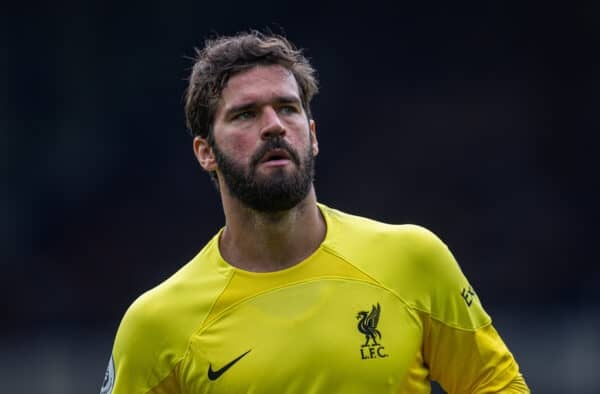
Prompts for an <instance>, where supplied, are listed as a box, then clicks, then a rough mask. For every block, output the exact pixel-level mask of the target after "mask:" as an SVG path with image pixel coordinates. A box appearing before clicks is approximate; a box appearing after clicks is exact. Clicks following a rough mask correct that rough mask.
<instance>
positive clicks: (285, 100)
mask: <svg viewBox="0 0 600 394" xmlns="http://www.w3.org/2000/svg"><path fill="white" fill-rule="evenodd" d="M273 101H274V102H275V104H301V102H300V99H299V98H298V97H297V96H278V97H276V98H275V100H273ZM260 105H262V103H261V102H257V101H251V102H248V103H242V104H239V105H234V106H233V107H231V108H229V109H228V110H227V111H225V114H226V115H230V114H234V113H238V112H244V111H247V110H250V109H254V108H256V107H258V106H260Z"/></svg>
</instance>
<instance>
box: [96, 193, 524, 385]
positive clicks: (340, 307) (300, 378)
mask: <svg viewBox="0 0 600 394" xmlns="http://www.w3.org/2000/svg"><path fill="white" fill-rule="evenodd" d="M319 209H320V210H321V212H322V215H323V217H324V218H325V222H326V225H327V234H326V237H325V239H324V241H323V242H322V244H321V245H320V246H319V248H318V249H317V250H315V251H314V253H313V254H312V255H311V256H309V257H308V258H307V259H305V260H304V261H302V262H300V263H299V264H297V265H295V266H293V267H291V268H288V269H285V270H281V271H276V272H269V273H254V272H247V271H243V270H240V269H238V268H235V267H233V266H231V265H230V264H228V263H227V262H226V261H225V260H224V259H223V257H222V256H221V254H220V252H219V247H218V243H219V242H218V240H219V236H220V234H221V232H219V233H218V234H217V235H216V236H215V237H214V238H213V239H212V240H211V241H210V242H209V243H208V244H207V245H206V246H205V247H204V248H203V249H202V250H201V251H200V253H199V254H198V255H197V256H196V257H194V258H193V259H192V260H191V261H190V262H189V263H188V264H186V265H185V266H183V267H182V268H181V269H180V270H179V271H178V272H176V273H175V274H174V275H173V276H172V277H170V278H169V279H167V280H166V281H165V282H163V283H162V284H160V285H159V286H157V287H155V288H154V289H152V290H150V291H148V292H146V293H145V294H143V295H142V296H141V297H139V298H138V299H137V300H136V301H135V302H134V303H133V304H132V305H131V307H130V308H129V309H128V310H127V312H126V313H125V316H124V318H123V320H122V322H121V324H120V326H119V329H118V332H117V335H116V339H115V343H114V347H113V350H112V357H111V358H110V361H109V365H108V369H107V371H106V374H105V379H104V382H103V385H102V388H101V393H102V394H106V393H113V394H136V393H193V394H200V393H302V394H305V393H345V394H348V393H429V392H430V390H431V388H430V380H436V381H438V382H440V384H441V386H442V387H443V388H444V389H445V390H446V391H449V392H460V393H462V392H465V393H471V392H496V391H502V390H503V389H505V388H507V387H508V386H509V385H510V384H511V383H512V384H513V385H514V384H517V386H511V387H520V388H521V389H522V390H520V391H519V390H516V391H514V392H527V387H526V386H525V383H524V381H523V379H522V377H521V375H520V373H519V369H518V366H517V363H516V362H515V360H514V358H513V356H512V354H511V353H510V352H509V351H508V349H507V348H506V346H505V345H504V343H503V342H502V340H501V339H500V337H499V336H498V334H497V333H496V331H495V330H494V328H493V327H492V325H491V319H490V317H489V316H488V315H487V314H486V312H485V311H484V310H483V308H482V306H481V304H480V302H479V299H478V297H477V295H476V293H475V291H474V290H473V287H472V286H471V285H470V284H469V282H468V281H467V279H466V278H465V276H464V275H463V273H462V272H461V270H460V268H459V266H458V264H457V263H456V261H455V259H454V258H453V256H452V254H451V253H450V251H449V250H448V248H447V247H446V245H445V244H444V243H442V242H441V241H440V240H439V239H438V238H437V237H436V236H435V235H434V234H432V233H431V232H430V231H428V230H426V229H424V228H422V227H419V226H415V225H389V224H384V223H380V222H376V221H373V220H369V219H365V218H361V217H357V216H352V215H348V214H345V213H342V212H340V211H337V210H334V209H331V208H328V207H326V206H325V205H322V204H319ZM221 231H222V230H221ZM515 382H516V383H515Z"/></svg>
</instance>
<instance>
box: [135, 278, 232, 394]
mask: <svg viewBox="0 0 600 394" xmlns="http://www.w3.org/2000/svg"><path fill="white" fill-rule="evenodd" d="M227 275H228V276H229V278H228V279H227V282H226V284H225V286H223V289H222V290H221V291H220V292H219V294H218V295H217V297H215V298H214V299H213V302H212V304H211V305H210V308H208V311H207V313H206V316H205V317H204V319H203V320H202V321H201V322H200V324H199V328H197V329H195V330H192V332H191V333H190V335H189V336H188V338H187V343H186V347H185V351H184V352H183V353H182V354H181V356H180V357H179V358H177V359H176V360H177V361H176V362H175V363H174V364H173V367H172V368H170V369H169V370H168V373H167V375H166V376H165V377H164V378H162V379H161V380H160V381H159V382H158V383H157V384H156V385H154V386H152V387H151V388H150V390H148V391H146V393H149V392H150V391H152V390H153V389H155V388H156V387H158V386H159V385H160V383H162V382H163V381H164V380H165V379H166V378H168V377H169V375H170V374H171V373H173V372H174V371H175V369H176V368H177V366H178V365H179V364H181V363H182V362H183V361H184V360H185V359H186V358H187V356H188V355H189V353H190V348H191V345H192V338H193V337H194V335H196V334H198V333H200V332H202V329H203V327H204V325H205V324H206V319H207V318H208V316H210V313H211V312H212V310H213V308H214V307H215V304H216V303H217V300H218V299H219V297H221V295H222V294H223V293H224V292H225V289H227V287H228V286H229V284H230V283H231V280H232V278H233V274H231V273H230V272H228V273H227ZM203 356H204V354H203ZM204 358H205V359H206V360H207V361H208V358H207V357H204ZM157 364H158V360H156V361H155V363H154V365H153V368H152V369H150V371H152V370H153V369H154V367H156V365H157ZM150 373H151V372H150ZM150 373H149V374H148V377H147V378H146V382H148V380H149V379H148V378H149V377H150Z"/></svg>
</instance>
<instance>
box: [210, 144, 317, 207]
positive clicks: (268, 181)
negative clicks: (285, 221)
mask: <svg viewBox="0 0 600 394" xmlns="http://www.w3.org/2000/svg"><path fill="white" fill-rule="evenodd" d="M311 140H312V138H311ZM212 148H213V151H214V154H215V159H216V161H217V165H218V166H219V170H220V175H221V176H222V177H223V181H224V182H225V184H226V185H227V188H228V189H229V192H230V193H231V195H232V196H233V197H235V198H236V199H238V200H239V201H241V202H242V203H243V204H244V205H246V206H247V207H249V208H251V209H253V210H255V211H258V212H263V213H274V212H281V211H286V210H289V209H292V208H293V207H295V206H296V205H298V204H299V203H300V201H302V200H303V199H304V198H305V197H306V196H307V195H308V192H309V191H310V188H311V186H312V182H313V179H314V172H315V171H314V169H315V156H314V155H313V153H312V149H311V145H310V144H309V146H308V149H307V150H306V151H305V152H302V155H299V154H298V153H297V152H296V151H295V150H294V148H292V147H291V146H290V145H289V144H288V143H287V142H285V141H284V140H283V139H281V137H274V138H271V139H269V140H267V141H266V143H265V144H264V145H262V146H261V147H260V148H259V149H258V150H257V151H256V152H255V153H254V154H253V155H252V157H251V158H250V165H249V167H248V169H246V168H244V166H243V165H240V164H238V163H236V162H235V161H234V160H233V159H232V158H231V157H229V156H227V155H226V154H225V153H224V152H223V151H222V150H220V149H219V147H218V146H217V144H216V142H215V143H214V144H213V146H212ZM272 149H285V150H286V151H287V152H288V154H289V155H290V159H291V161H292V162H293V163H294V164H295V165H296V169H295V170H294V171H293V172H291V173H288V171H286V169H285V168H276V169H275V170H274V171H273V173H272V174H271V175H270V176H268V177H267V176H261V175H259V174H257V167H258V165H259V164H260V161H261V159H262V158H263V156H264V155H265V154H266V153H267V152H268V151H270V150H272Z"/></svg>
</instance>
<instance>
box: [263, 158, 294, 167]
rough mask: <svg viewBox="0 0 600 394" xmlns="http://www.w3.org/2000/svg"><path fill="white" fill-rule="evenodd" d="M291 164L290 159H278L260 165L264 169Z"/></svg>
mask: <svg viewBox="0 0 600 394" xmlns="http://www.w3.org/2000/svg"><path fill="white" fill-rule="evenodd" d="M289 163H291V160H288V159H278V160H268V161H263V162H261V163H260V165H261V166H263V167H284V166H286V165H288V164H289Z"/></svg>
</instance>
